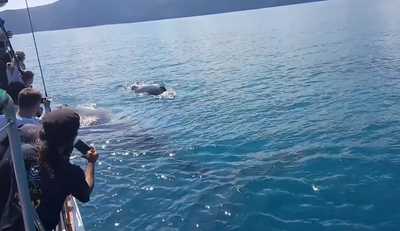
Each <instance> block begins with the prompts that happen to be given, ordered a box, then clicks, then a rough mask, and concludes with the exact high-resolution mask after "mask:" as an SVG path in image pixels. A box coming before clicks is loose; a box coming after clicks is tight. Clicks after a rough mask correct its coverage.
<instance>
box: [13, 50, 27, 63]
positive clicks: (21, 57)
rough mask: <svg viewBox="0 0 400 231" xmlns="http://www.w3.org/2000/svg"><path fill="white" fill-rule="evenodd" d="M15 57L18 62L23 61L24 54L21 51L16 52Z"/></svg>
mask: <svg viewBox="0 0 400 231" xmlns="http://www.w3.org/2000/svg"><path fill="white" fill-rule="evenodd" d="M15 57H16V58H17V59H18V61H19V62H24V61H25V53H24V52H23V51H16V52H15Z"/></svg>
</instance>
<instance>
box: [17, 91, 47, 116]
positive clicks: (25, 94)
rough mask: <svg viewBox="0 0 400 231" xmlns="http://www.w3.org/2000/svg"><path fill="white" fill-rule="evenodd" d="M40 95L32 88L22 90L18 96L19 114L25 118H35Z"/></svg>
mask: <svg viewBox="0 0 400 231" xmlns="http://www.w3.org/2000/svg"><path fill="white" fill-rule="evenodd" d="M41 102H42V94H41V93H40V92H39V91H38V90H35V89H33V88H24V89H22V90H21V91H20V92H19V94H18V109H19V113H20V114H21V113H23V114H24V115H25V116H32V117H33V116H36V115H37V114H38V113H39V112H40V111H41V108H40V103H41Z"/></svg>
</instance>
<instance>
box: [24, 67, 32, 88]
mask: <svg viewBox="0 0 400 231" xmlns="http://www.w3.org/2000/svg"><path fill="white" fill-rule="evenodd" d="M33 77H34V74H33V72H32V71H24V72H23V73H22V80H23V81H24V83H25V86H26V87H32V84H33Z"/></svg>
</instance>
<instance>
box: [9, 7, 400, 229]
mask: <svg viewBox="0 0 400 231" xmlns="http://www.w3.org/2000/svg"><path fill="white" fill-rule="evenodd" d="M399 9H400V2H399V1H397V0H380V1H375V0H352V1H347V0H331V1H325V2H318V3H310V4H302V5H293V6H286V7H277V8H268V9H260V10H254V11H245V12H236V13H229V14H221V15H212V16H203V17H193V18H183V19H174V20H165V21H158V22H146V23H137V24H122V25H109V26H100V27H92V28H81V29H72V30H63V31H53V32H40V33H38V34H37V39H38V44H39V50H40V55H41V59H42V62H43V65H44V72H45V76H46V80H47V85H48V86H47V87H48V91H49V93H50V96H51V97H52V98H53V100H54V105H62V104H68V105H70V106H73V107H92V108H97V109H99V110H101V111H105V112H107V113H109V114H110V115H111V116H110V117H111V120H110V121H107V120H105V121H102V122H101V124H99V125H96V126H89V127H85V128H83V129H82V130H81V135H82V136H83V138H84V139H86V140H88V141H90V142H91V143H93V144H94V145H95V146H96V147H97V148H98V150H99V152H100V155H101V160H100V161H99V163H98V167H97V179H96V180H97V181H96V188H95V192H94V194H93V197H92V200H91V202H90V203H88V204H84V205H83V204H82V205H81V210H82V213H83V218H84V222H85V225H86V228H87V229H88V230H104V231H106V230H107V231H108V230H168V231H169V230H182V231H186V230H215V231H217V230H218V231H219V230H238V231H239V230H243V231H247V230H335V231H337V230H399V229H400V207H399V205H400V184H399V179H400V156H399V154H400V153H399V152H400V131H399V122H400V117H399V115H400V104H399V102H400V94H399V90H400V26H399V25H400V14H399V13H398V10H399ZM33 18H34V16H33ZM13 42H14V45H15V47H16V49H17V50H24V51H25V52H26V53H27V55H28V61H27V66H28V67H29V68H32V69H33V70H35V71H37V64H36V62H35V59H34V58H35V57H34V52H33V46H32V40H31V37H30V35H18V36H15V38H14V39H13ZM135 81H143V82H146V83H163V84H165V85H166V87H167V88H168V89H172V90H173V91H175V92H176V98H175V99H173V100H170V99H164V98H161V99H160V98H157V97H149V96H140V95H135V94H134V93H133V92H131V91H130V90H129V85H130V84H132V83H134V82H135ZM36 84H37V86H38V87H40V86H41V85H40V79H39V78H38V75H37V78H36ZM74 161H75V162H76V163H79V164H82V165H83V166H84V161H82V160H80V159H79V158H77V159H74Z"/></svg>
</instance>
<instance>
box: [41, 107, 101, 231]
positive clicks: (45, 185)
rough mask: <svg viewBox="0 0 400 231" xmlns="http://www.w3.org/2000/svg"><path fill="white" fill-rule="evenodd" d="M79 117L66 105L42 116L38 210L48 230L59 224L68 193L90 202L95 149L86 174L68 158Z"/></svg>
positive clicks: (90, 153) (89, 153) (88, 158)
mask: <svg viewBox="0 0 400 231" xmlns="http://www.w3.org/2000/svg"><path fill="white" fill-rule="evenodd" d="M79 120H80V117H79V115H78V114H77V113H75V112H74V111H72V110H70V109H67V108H63V109H59V110H56V111H52V112H49V113H47V114H46V115H45V116H44V117H43V119H42V126H43V128H42V130H41V131H40V140H41V142H40V143H41V144H40V146H39V165H40V187H41V194H42V198H41V200H40V204H39V206H38V208H37V211H38V213H39V217H40V219H41V221H42V223H43V225H44V226H45V228H46V229H47V230H51V229H54V228H55V227H56V225H57V224H58V223H59V219H60V216H59V214H60V212H61V209H62V207H63V203H64V201H65V199H66V198H67V196H68V195H72V196H74V197H75V198H76V199H78V200H79V201H81V202H88V201H89V198H90V194H91V192H92V190H93V188H94V180H95V178H94V176H95V162H96V161H97V159H98V154H97V152H96V150H95V149H94V148H92V149H91V150H90V151H89V152H88V154H87V156H86V158H87V160H88V164H87V168H86V174H85V173H84V171H83V170H82V169H81V168H80V167H79V166H76V165H73V164H71V163H70V161H69V158H70V155H71V153H72V150H73V144H74V140H75V139H76V136H77V134H78V129H79V126H80V123H79Z"/></svg>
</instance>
